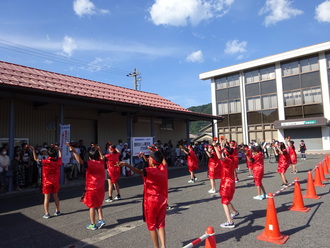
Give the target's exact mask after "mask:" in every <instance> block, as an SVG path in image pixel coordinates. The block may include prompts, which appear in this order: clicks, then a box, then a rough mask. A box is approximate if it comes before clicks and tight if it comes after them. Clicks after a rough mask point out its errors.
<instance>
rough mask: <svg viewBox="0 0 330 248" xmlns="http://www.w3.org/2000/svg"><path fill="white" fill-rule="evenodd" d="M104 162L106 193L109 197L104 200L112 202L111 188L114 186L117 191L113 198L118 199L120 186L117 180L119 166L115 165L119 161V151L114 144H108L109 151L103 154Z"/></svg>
mask: <svg viewBox="0 0 330 248" xmlns="http://www.w3.org/2000/svg"><path fill="white" fill-rule="evenodd" d="M105 162H106V165H107V171H108V194H109V197H108V198H107V199H106V200H105V201H106V202H112V201H113V199H112V193H113V188H114V187H115V189H116V191H117V196H116V197H115V200H120V199H121V196H120V188H119V184H118V180H119V177H120V168H119V167H118V166H116V165H118V163H119V162H120V152H119V150H118V149H117V148H116V145H111V146H109V153H108V154H105Z"/></svg>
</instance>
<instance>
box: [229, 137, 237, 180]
mask: <svg viewBox="0 0 330 248" xmlns="http://www.w3.org/2000/svg"><path fill="white" fill-rule="evenodd" d="M229 146H230V148H232V149H233V155H232V159H233V162H234V166H235V170H234V174H235V182H236V183H237V182H238V181H239V180H238V176H237V169H238V162H239V160H238V149H237V143H236V141H235V140H231V141H230V142H229Z"/></svg>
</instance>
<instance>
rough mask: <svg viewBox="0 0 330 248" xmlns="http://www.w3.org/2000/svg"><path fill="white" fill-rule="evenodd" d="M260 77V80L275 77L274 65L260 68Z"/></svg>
mask: <svg viewBox="0 0 330 248" xmlns="http://www.w3.org/2000/svg"><path fill="white" fill-rule="evenodd" d="M260 78H261V81H265V80H271V79H275V67H274V66H271V67H267V68H264V69H260Z"/></svg>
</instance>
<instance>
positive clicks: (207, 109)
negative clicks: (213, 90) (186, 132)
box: [188, 103, 212, 134]
mask: <svg viewBox="0 0 330 248" xmlns="http://www.w3.org/2000/svg"><path fill="white" fill-rule="evenodd" d="M188 110H190V111H193V112H196V113H202V114H209V115H211V114H212V104H211V103H209V104H204V105H199V106H192V107H189V108H188ZM209 124H210V122H208V121H192V122H190V126H189V128H190V133H191V134H198V132H199V130H200V129H202V128H203V127H205V126H207V125H209Z"/></svg>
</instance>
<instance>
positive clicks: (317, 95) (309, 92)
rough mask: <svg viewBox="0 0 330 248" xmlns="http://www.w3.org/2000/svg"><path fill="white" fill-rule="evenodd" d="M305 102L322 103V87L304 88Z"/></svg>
mask: <svg viewBox="0 0 330 248" xmlns="http://www.w3.org/2000/svg"><path fill="white" fill-rule="evenodd" d="M303 96H304V104H311V103H321V102H322V94H321V88H311V89H304V90H303Z"/></svg>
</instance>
